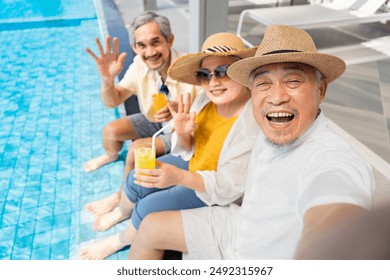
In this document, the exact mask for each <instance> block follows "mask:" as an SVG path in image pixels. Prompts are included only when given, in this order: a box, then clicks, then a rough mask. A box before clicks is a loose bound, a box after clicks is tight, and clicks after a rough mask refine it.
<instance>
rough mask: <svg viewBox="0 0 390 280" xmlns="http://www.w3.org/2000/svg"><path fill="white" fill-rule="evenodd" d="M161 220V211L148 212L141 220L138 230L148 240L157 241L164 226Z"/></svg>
mask: <svg viewBox="0 0 390 280" xmlns="http://www.w3.org/2000/svg"><path fill="white" fill-rule="evenodd" d="M163 220H164V218H163V214H162V212H155V213H150V214H148V215H147V216H146V217H145V218H144V219H143V220H142V222H141V224H140V226H139V231H140V232H141V231H142V232H143V234H145V237H147V239H148V240H149V241H150V242H153V241H154V242H157V241H158V240H159V237H160V235H161V232H163V231H164V229H165V227H166V224H164V222H163Z"/></svg>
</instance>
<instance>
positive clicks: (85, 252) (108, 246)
mask: <svg viewBox="0 0 390 280" xmlns="http://www.w3.org/2000/svg"><path fill="white" fill-rule="evenodd" d="M120 240H121V238H120V233H116V234H113V235H111V236H109V237H107V238H106V239H103V240H100V241H97V242H96V243H92V244H89V245H87V246H86V247H84V248H83V249H81V250H80V252H79V255H80V259H82V260H104V259H105V258H107V257H109V256H111V255H112V254H114V253H116V252H117V251H119V250H120V249H122V248H123V247H125V246H126V245H129V244H125V243H122V242H121V241H120Z"/></svg>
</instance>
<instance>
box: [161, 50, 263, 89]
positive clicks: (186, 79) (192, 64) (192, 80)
mask: <svg viewBox="0 0 390 280" xmlns="http://www.w3.org/2000/svg"><path fill="white" fill-rule="evenodd" d="M255 52H256V47H254V48H249V49H245V50H241V51H230V52H223V53H219V52H215V53H209V52H202V53H197V54H187V55H184V56H181V57H179V58H177V59H176V60H175V61H174V62H173V63H172V64H171V66H170V67H169V69H168V75H169V76H170V77H171V78H173V79H175V80H177V81H179V82H183V83H188V84H193V85H199V83H198V81H197V80H196V76H195V72H196V71H197V70H199V67H200V63H201V61H202V59H204V58H205V57H208V56H217V57H227V56H238V57H241V58H248V57H252V56H253V55H254V54H255Z"/></svg>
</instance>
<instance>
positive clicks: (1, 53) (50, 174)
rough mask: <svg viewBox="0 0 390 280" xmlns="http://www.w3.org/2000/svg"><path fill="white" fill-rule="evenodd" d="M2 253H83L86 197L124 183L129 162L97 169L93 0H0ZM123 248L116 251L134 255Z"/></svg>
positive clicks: (104, 113)
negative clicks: (89, 165)
mask: <svg viewBox="0 0 390 280" xmlns="http://www.w3.org/2000/svg"><path fill="white" fill-rule="evenodd" d="M0 7H2V8H1V11H0V65H1V69H0V215H1V216H0V259H1V260H29V259H35V260H36V259H41V260H42V259H43V260H51V259H55V260H62V259H72V258H75V256H76V255H77V252H78V250H79V245H80V244H82V243H83V242H87V241H90V240H92V241H93V240H94V239H96V238H100V237H102V236H104V235H107V234H111V233H112V232H113V231H116V230H117V229H116V228H113V229H112V230H111V231H109V232H106V233H96V232H93V231H92V229H91V217H89V216H88V215H87V214H86V213H85V212H84V211H83V206H84V204H85V203H86V202H89V201H91V200H94V199H96V198H100V197H103V196H105V195H107V194H109V193H111V192H113V191H116V190H118V189H119V186H120V183H121V180H122V172H123V162H122V161H117V162H115V163H112V164H110V165H107V166H105V167H103V168H101V169H99V170H97V171H96V172H93V173H91V174H87V173H84V172H83V171H82V164H83V163H84V162H85V161H86V160H88V159H90V158H91V157H93V156H97V155H99V154H101V153H102V151H103V150H102V147H101V130H102V128H103V126H104V125H105V124H106V123H107V122H109V121H111V120H113V119H114V118H116V116H117V111H116V110H114V109H107V108H105V107H104V105H103V104H102V102H101V99H100V78H99V76H98V73H97V70H96V66H95V62H94V61H93V60H92V59H91V58H90V57H89V56H88V55H87V54H86V52H85V51H84V48H85V47H90V48H92V49H93V48H94V38H95V37H96V36H99V32H100V31H99V27H98V21H97V16H96V14H97V13H96V11H95V6H94V3H93V1H92V0H62V1H60V0H51V1H45V0H30V1H28V0H0ZM126 256H127V252H123V251H122V252H119V253H117V254H115V255H113V256H111V259H125V258H126Z"/></svg>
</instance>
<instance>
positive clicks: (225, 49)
mask: <svg viewBox="0 0 390 280" xmlns="http://www.w3.org/2000/svg"><path fill="white" fill-rule="evenodd" d="M232 51H238V50H237V49H236V48H233V47H229V46H214V47H211V48H207V49H206V50H205V51H203V52H204V53H215V52H232Z"/></svg>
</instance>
